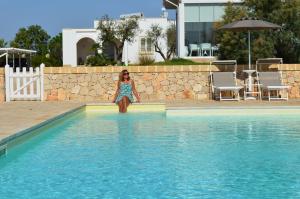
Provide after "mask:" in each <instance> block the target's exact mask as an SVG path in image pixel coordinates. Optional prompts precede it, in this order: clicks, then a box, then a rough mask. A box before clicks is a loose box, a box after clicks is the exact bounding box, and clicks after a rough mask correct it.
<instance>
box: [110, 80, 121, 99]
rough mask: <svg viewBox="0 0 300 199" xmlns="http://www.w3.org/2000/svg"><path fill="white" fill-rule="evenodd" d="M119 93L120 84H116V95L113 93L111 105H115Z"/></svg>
mask: <svg viewBox="0 0 300 199" xmlns="http://www.w3.org/2000/svg"><path fill="white" fill-rule="evenodd" d="M119 91H120V82H118V85H117V90H116V93H115V96H114V98H113V101H112V103H115V102H116V100H117V97H118V95H119Z"/></svg>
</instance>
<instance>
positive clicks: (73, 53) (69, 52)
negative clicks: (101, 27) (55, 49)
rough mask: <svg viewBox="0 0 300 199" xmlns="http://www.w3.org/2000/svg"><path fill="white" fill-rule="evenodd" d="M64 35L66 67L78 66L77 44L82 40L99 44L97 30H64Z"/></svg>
mask: <svg viewBox="0 0 300 199" xmlns="http://www.w3.org/2000/svg"><path fill="white" fill-rule="evenodd" d="M62 33H63V64H64V65H69V66H77V65H78V63H77V62H78V55H77V44H78V42H80V41H81V40H82V39H86V38H88V39H91V40H93V41H94V42H95V43H96V42H98V31H97V30H96V29H63V31H62ZM83 54H84V53H83Z"/></svg>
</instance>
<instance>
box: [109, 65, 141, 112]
mask: <svg viewBox="0 0 300 199" xmlns="http://www.w3.org/2000/svg"><path fill="white" fill-rule="evenodd" d="M132 93H133V94H134V95H135V97H136V99H137V102H141V98H140V96H139V94H138V92H137V91H136V89H135V84H134V81H133V80H131V79H130V76H129V72H128V70H122V72H121V73H120V75H119V81H118V88H117V91H116V94H115V96H114V100H113V103H116V104H117V105H118V106H119V112H120V113H126V112H127V108H128V106H129V104H130V103H133V102H134V99H133V95H132Z"/></svg>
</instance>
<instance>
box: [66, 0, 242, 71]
mask: <svg viewBox="0 0 300 199" xmlns="http://www.w3.org/2000/svg"><path fill="white" fill-rule="evenodd" d="M229 1H230V2H232V3H235V4H240V3H241V2H242V0H163V4H164V7H165V8H166V9H172V10H176V22H175V21H172V20H169V19H168V14H167V12H166V10H165V9H163V10H162V11H163V13H162V15H161V17H158V18H145V17H144V16H143V14H141V13H137V14H133V15H135V16H138V17H139V31H138V34H137V36H136V38H135V40H134V42H133V43H129V44H128V45H126V47H125V48H124V53H123V54H124V55H125V56H126V60H128V62H129V63H138V62H139V57H140V56H141V55H145V54H146V55H150V56H152V57H153V58H154V59H155V61H157V62H158V61H163V59H162V58H161V56H160V55H159V54H158V53H155V52H154V47H153V45H152V44H151V42H150V41H149V39H147V38H146V32H147V30H149V28H150V27H151V26H152V25H153V24H159V25H160V26H161V27H162V28H163V29H164V30H166V29H167V28H168V27H169V26H170V25H171V24H172V23H176V26H177V57H180V58H212V57H214V56H215V53H216V51H218V45H217V44H216V42H215V27H214V25H215V22H218V21H220V20H221V19H222V16H223V15H224V12H225V7H226V4H227V3H228V2H229ZM128 16H132V14H131V15H122V16H121V17H120V18H123V17H128ZM98 22H99V20H95V21H94V28H91V29H63V64H64V65H70V66H77V65H82V64H84V62H85V60H86V58H87V57H88V56H89V55H93V54H94V53H95V52H93V51H92V50H91V49H92V46H93V45H94V44H95V43H98V42H100V41H99V34H100V32H99V31H98V30H97V27H98ZM161 44H162V46H163V49H164V50H166V49H167V41H161ZM106 51H107V52H105V54H106V55H109V56H110V57H112V58H113V57H114V56H115V52H114V49H113V48H110V49H107V50H106ZM124 55H123V56H124Z"/></svg>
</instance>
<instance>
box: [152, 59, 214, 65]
mask: <svg viewBox="0 0 300 199" xmlns="http://www.w3.org/2000/svg"><path fill="white" fill-rule="evenodd" d="M207 64H209V63H198V62H194V61H192V60H189V59H182V58H175V59H172V60H168V61H164V62H157V63H155V65H162V66H164V65H207Z"/></svg>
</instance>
